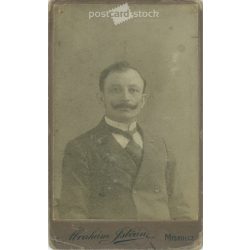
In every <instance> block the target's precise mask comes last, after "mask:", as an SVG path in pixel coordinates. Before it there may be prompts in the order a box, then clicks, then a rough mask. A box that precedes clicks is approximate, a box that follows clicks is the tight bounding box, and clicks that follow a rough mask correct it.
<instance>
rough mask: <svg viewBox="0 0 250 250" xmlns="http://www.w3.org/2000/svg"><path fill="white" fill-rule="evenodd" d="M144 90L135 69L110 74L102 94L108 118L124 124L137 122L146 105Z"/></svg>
mask: <svg viewBox="0 0 250 250" xmlns="http://www.w3.org/2000/svg"><path fill="white" fill-rule="evenodd" d="M143 88H144V82H143V80H142V78H141V76H140V75H139V74H138V73H137V71H135V70H133V69H128V70H126V71H123V72H112V73H110V74H109V75H108V76H107V78H106V79H105V82H104V89H103V93H102V101H103V103H104V107H105V111H106V115H107V117H109V118H110V119H112V120H114V121H118V122H124V123H130V122H133V121H135V120H136V117H137V115H138V114H139V112H140V111H141V109H142V108H143V106H144V103H145V94H144V93H143Z"/></svg>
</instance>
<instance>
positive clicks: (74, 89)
mask: <svg viewBox="0 0 250 250" xmlns="http://www.w3.org/2000/svg"><path fill="white" fill-rule="evenodd" d="M201 13H202V6H201V3H200V2H199V1H191V0H190V1H184V0H183V1H172V0H171V1H168V0H165V1H164V0H162V1H149V0H145V1H139V0H133V1H132V0H131V1H120V0H119V1H107V0H106V1H104V0H96V1H87V0H79V1H74V0H54V1H51V2H50V3H49V120H50V124H49V128H50V129H49V131H50V134H49V219H50V239H49V242H50V246H51V248H53V249H200V248H201V246H202V236H201V235H202V223H201V221H202V141H201V140H202V14H201Z"/></svg>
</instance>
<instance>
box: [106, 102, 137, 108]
mask: <svg viewBox="0 0 250 250" xmlns="http://www.w3.org/2000/svg"><path fill="white" fill-rule="evenodd" d="M111 105H112V107H113V108H114V109H123V108H124V109H136V108H137V107H138V104H129V103H118V104H111Z"/></svg>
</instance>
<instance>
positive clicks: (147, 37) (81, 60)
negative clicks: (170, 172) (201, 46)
mask: <svg viewBox="0 0 250 250" xmlns="http://www.w3.org/2000/svg"><path fill="white" fill-rule="evenodd" d="M129 6H130V10H131V11H135V10H143V11H152V10H153V9H155V10H157V11H159V12H160V17H159V18H149V17H148V18H137V19H131V20H129V21H127V22H124V23H122V24H119V25H116V26H115V25H114V23H113V21H112V19H110V18H92V19H90V20H89V11H104V10H109V9H111V8H114V7H117V5H107V4H106V5H104V4H81V5H80V4H79V5H76V4H75V5H70V4H65V5H60V6H57V5H55V6H54V10H53V13H54V19H55V22H54V27H53V41H54V42H53V73H52V74H53V80H52V85H53V97H52V98H53V129H52V131H51V132H52V133H53V139H54V141H53V150H52V151H53V152H52V154H53V156H52V157H53V169H54V175H53V178H54V183H53V184H54V185H53V190H54V193H53V195H54V198H55V201H56V199H57V198H58V197H59V195H60V182H61V165H62V158H63V152H64V148H65V145H66V143H67V142H68V141H69V140H71V139H73V138H75V137H76V136H78V135H80V134H82V133H84V132H86V131H87V130H89V129H91V128H92V127H94V126H96V124H97V123H98V122H99V121H100V120H101V118H102V116H103V113H104V109H103V107H102V106H101V105H100V104H98V101H97V98H96V93H97V92H98V91H99V90H98V77H99V74H100V72H101V71H102V70H103V69H104V68H105V67H106V66H108V65H109V64H112V63H114V62H116V61H121V60H127V61H128V62H129V63H130V64H131V65H133V66H134V67H136V68H138V69H139V71H140V72H141V73H142V75H143V76H144V77H145V79H146V80H147V82H148V88H147V93H148V94H149V97H148V100H147V104H146V106H145V108H144V111H143V113H142V114H141V116H140V118H139V121H140V123H141V124H143V126H146V127H148V128H149V129H151V130H154V131H157V133H159V134H160V135H161V136H163V137H164V138H165V139H166V142H167V146H168V149H169V150H171V151H172V152H173V154H174V155H175V158H176V161H177V168H178V173H179V174H178V184H179V187H180V188H181V189H183V190H184V191H183V192H184V195H185V196H186V197H187V198H188V199H189V201H190V206H191V207H192V211H193V217H194V218H197V216H198V210H199V207H198V193H199V186H198V184H199V119H200V118H199V108H200V107H199V105H200V102H199V91H200V87H199V85H200V82H199V55H198V8H197V7H194V5H189V4H187V5H178V4H177V5H176V4H169V5H162V6H160V5H154V4H141V5H133V4H129ZM152 167H153V166H152Z"/></svg>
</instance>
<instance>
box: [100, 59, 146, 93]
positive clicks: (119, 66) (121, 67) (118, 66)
mask: <svg viewBox="0 0 250 250" xmlns="http://www.w3.org/2000/svg"><path fill="white" fill-rule="evenodd" d="M129 69H133V70H135V71H136V72H137V73H138V74H139V75H140V77H141V78H142V80H143V84H144V86H143V92H145V89H146V84H147V83H146V80H145V79H144V78H143V76H142V75H141V73H140V72H139V71H138V70H137V69H136V68H134V67H132V66H131V65H130V64H129V63H128V62H126V61H121V62H116V63H113V64H111V65H110V66H108V67H107V68H105V69H104V70H103V71H102V72H101V74H100V78H99V88H100V90H101V91H103V90H104V82H105V79H106V78H107V77H108V75H109V74H110V73H112V72H124V71H127V70H129Z"/></svg>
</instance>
